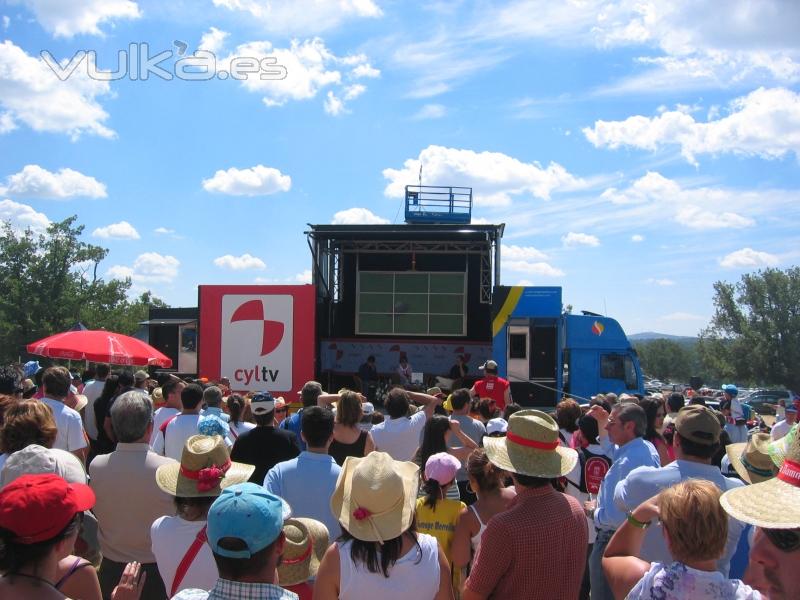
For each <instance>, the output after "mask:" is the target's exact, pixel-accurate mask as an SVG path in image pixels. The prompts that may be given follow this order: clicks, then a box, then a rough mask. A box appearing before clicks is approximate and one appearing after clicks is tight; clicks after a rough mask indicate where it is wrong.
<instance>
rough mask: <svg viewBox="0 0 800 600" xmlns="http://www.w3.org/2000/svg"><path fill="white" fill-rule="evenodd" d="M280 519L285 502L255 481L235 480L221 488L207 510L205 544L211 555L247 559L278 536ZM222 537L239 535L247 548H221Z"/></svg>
mask: <svg viewBox="0 0 800 600" xmlns="http://www.w3.org/2000/svg"><path fill="white" fill-rule="evenodd" d="M283 519H284V503H283V501H282V500H281V499H280V498H278V496H275V495H273V494H270V493H269V492H268V491H267V490H266V489H264V488H263V487H262V486H260V485H258V484H255V483H238V484H236V485H232V486H230V487H228V488H225V489H224V490H222V493H221V494H220V496H219V498H217V499H216V500H214V504H212V505H211V508H210V509H209V510H208V527H207V530H206V534H207V537H208V544H209V545H210V546H211V550H212V551H213V552H214V554H219V555H220V556H227V557H228V558H250V557H251V556H252V555H253V554H255V553H256V552H259V551H260V550H263V549H264V548H266V547H267V546H269V545H270V544H271V543H272V542H274V541H275V540H276V539H278V536H279V535H280V534H281V531H283ZM222 538H238V539H240V540H242V541H243V542H244V543H245V544H246V545H247V549H246V550H226V549H225V548H220V546H219V541H220V540H221V539H222Z"/></svg>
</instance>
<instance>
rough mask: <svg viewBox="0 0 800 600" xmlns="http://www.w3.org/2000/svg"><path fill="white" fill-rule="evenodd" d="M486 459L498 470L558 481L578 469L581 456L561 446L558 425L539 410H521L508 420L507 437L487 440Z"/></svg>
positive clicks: (485, 444)
mask: <svg viewBox="0 0 800 600" xmlns="http://www.w3.org/2000/svg"><path fill="white" fill-rule="evenodd" d="M483 445H484V448H485V449H486V456H487V457H488V458H489V460H490V461H491V462H492V464H494V465H495V466H497V467H499V468H501V469H503V470H504V471H510V472H512V473H518V474H520V475H530V476H532V477H544V478H549V479H552V478H555V477H561V476H563V475H566V474H567V473H569V472H570V471H572V469H573V468H574V467H575V463H576V462H577V461H578V453H577V452H575V450H573V449H572V448H565V447H563V446H561V444H560V442H559V439H558V423H556V422H555V421H554V420H553V418H552V417H551V416H550V415H548V414H545V413H543V412H542V411H540V410H520V411H517V412H515V413H514V414H513V415H511V418H510V419H509V420H508V430H507V431H506V435H505V437H497V438H492V437H488V436H487V437H485V438H483Z"/></svg>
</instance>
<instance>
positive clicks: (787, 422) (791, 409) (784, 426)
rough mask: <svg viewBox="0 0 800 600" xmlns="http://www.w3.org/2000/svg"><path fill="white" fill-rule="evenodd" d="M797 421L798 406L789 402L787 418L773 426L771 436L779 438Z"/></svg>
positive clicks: (775, 438)
mask: <svg viewBox="0 0 800 600" xmlns="http://www.w3.org/2000/svg"><path fill="white" fill-rule="evenodd" d="M796 421H797V406H796V405H795V404H789V405H787V406H786V418H785V419H784V420H783V421H778V422H777V423H775V425H774V426H773V427H772V431H771V432H770V436H771V437H772V439H773V440H779V439H781V438H782V437H783V436H785V435H786V434H787V433H789V430H790V429H791V428H792V427H794V424H795V422H796Z"/></svg>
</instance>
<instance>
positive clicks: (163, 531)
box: [150, 517, 219, 594]
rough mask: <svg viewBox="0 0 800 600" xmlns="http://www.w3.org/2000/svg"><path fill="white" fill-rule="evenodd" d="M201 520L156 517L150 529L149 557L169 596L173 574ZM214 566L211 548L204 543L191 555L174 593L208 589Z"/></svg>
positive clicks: (195, 534) (197, 530)
mask: <svg viewBox="0 0 800 600" xmlns="http://www.w3.org/2000/svg"><path fill="white" fill-rule="evenodd" d="M205 524H206V522H205V521H186V520H184V519H182V518H180V517H159V518H158V519H156V520H155V521H153V526H152V527H151V528H150V539H151V540H152V549H153V556H155V557H156V564H157V565H158V572H159V574H160V575H161V579H162V580H163V581H164V586H165V587H166V588H167V593H168V594H169V592H170V590H171V589H172V582H173V580H174V579H175V571H177V570H178V565H179V564H181V561H182V560H183V557H184V556H185V555H186V552H187V551H188V550H189V546H191V545H192V542H194V540H195V538H196V537H197V534H198V533H199V531H200V530H201V529H202V528H203V527H204V526H205ZM218 576H219V574H218V573H217V564H216V563H215V562H214V556H213V555H212V554H211V547H210V546H209V545H208V544H207V543H205V544H203V545H202V547H201V548H200V551H199V552H198V553H197V556H195V558H194V561H193V562H192V565H191V566H190V567H189V570H188V571H186V575H185V576H184V578H183V581H181V583H180V586H179V587H178V589H177V590H175V591H176V593H177V592H178V591H179V590H184V589H187V588H199V589H201V590H210V589H211V588H213V587H214V584H215V583H216V582H217V577H218Z"/></svg>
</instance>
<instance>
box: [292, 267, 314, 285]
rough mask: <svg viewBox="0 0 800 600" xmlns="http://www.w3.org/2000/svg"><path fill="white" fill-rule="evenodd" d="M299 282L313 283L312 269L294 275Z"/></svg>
mask: <svg viewBox="0 0 800 600" xmlns="http://www.w3.org/2000/svg"><path fill="white" fill-rule="evenodd" d="M294 280H295V281H296V282H297V283H311V269H306V270H304V271H303V272H302V273H298V274H297V275H295V276H294Z"/></svg>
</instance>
